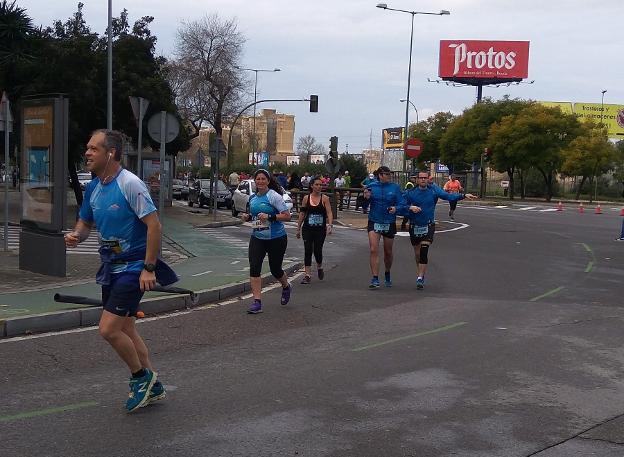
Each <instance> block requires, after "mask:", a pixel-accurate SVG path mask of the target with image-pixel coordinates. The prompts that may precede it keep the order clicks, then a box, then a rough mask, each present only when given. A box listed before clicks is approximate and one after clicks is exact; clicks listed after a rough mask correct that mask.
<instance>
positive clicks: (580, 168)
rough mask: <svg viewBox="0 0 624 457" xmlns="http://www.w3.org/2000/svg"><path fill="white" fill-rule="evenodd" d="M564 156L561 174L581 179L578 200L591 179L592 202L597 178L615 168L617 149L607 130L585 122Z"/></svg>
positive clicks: (590, 197) (590, 193)
mask: <svg viewBox="0 0 624 457" xmlns="http://www.w3.org/2000/svg"><path fill="white" fill-rule="evenodd" d="M562 155H563V163H562V165H561V172H562V173H563V174H565V175H567V176H580V177H581V183H580V184H579V186H578V188H577V190H576V199H577V200H578V199H579V197H580V195H581V191H582V188H583V184H585V181H587V179H588V178H589V180H590V181H589V182H590V192H589V199H590V201H592V196H593V194H592V192H591V187H592V185H593V184H594V181H595V180H596V179H597V176H598V175H602V174H603V173H606V172H608V171H609V170H612V169H614V168H615V161H616V149H615V146H614V145H613V144H612V143H611V142H610V141H609V138H608V136H607V132H606V129H604V128H603V127H601V126H599V125H597V124H595V123H593V122H584V123H583V124H582V125H581V134H580V135H579V136H578V137H576V138H575V139H573V140H572V141H571V142H570V144H569V146H568V147H567V148H565V149H564V150H563V151H562Z"/></svg>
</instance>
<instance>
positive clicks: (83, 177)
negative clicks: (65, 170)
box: [77, 171, 91, 190]
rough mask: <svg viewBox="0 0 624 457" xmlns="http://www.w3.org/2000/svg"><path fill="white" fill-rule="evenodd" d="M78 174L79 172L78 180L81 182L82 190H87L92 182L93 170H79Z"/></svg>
mask: <svg viewBox="0 0 624 457" xmlns="http://www.w3.org/2000/svg"><path fill="white" fill-rule="evenodd" d="M77 174H78V182H79V183H80V188H81V189H82V190H85V188H86V187H87V185H88V184H89V183H90V182H91V172H87V171H79V172H78V173H77Z"/></svg>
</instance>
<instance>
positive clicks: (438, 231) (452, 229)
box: [396, 221, 470, 237]
mask: <svg viewBox="0 0 624 457" xmlns="http://www.w3.org/2000/svg"><path fill="white" fill-rule="evenodd" d="M444 222H445V223H446V224H455V225H458V226H459V227H454V228H451V229H445V230H437V229H436V231H435V232H436V233H445V232H454V231H455V230H461V229H465V228H468V227H470V225H468V224H464V223H462V222H451V221H444ZM396 236H402V237H407V236H410V235H409V232H397V233H396Z"/></svg>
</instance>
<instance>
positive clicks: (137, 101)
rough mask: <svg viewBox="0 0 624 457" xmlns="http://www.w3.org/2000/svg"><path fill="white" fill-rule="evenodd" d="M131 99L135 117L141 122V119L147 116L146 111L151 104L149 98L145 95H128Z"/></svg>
mask: <svg viewBox="0 0 624 457" xmlns="http://www.w3.org/2000/svg"><path fill="white" fill-rule="evenodd" d="M128 98H129V99H130V106H131V107H132V114H134V119H135V120H136V121H137V122H139V119H142V118H143V116H145V112H146V111H147V107H148V106H149V103H150V102H149V100H147V99H145V98H143V97H132V96H129V97H128Z"/></svg>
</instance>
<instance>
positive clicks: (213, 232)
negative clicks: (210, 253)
mask: <svg viewBox="0 0 624 457" xmlns="http://www.w3.org/2000/svg"><path fill="white" fill-rule="evenodd" d="M221 228H222V227H219V228H211V227H197V228H196V230H197V231H199V232H201V233H205V234H206V235H208V236H210V237H211V238H216V239H218V240H219V241H223V242H225V243H227V244H230V245H232V246H234V247H236V248H240V249H247V248H248V247H249V241H246V240H241V239H238V238H235V237H233V236H230V235H228V234H226V233H222V232H221V231H220V229H221Z"/></svg>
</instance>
